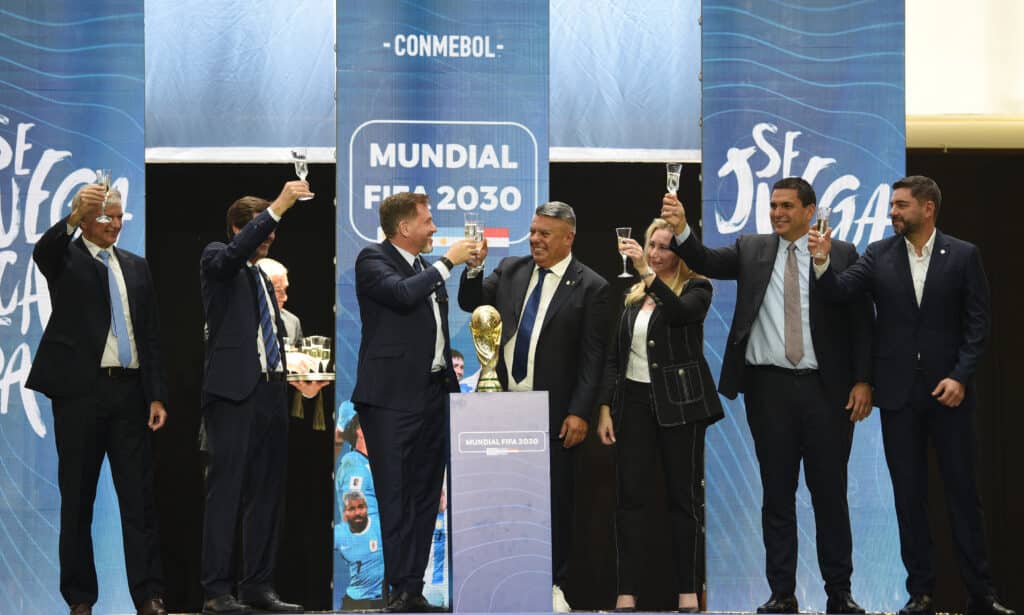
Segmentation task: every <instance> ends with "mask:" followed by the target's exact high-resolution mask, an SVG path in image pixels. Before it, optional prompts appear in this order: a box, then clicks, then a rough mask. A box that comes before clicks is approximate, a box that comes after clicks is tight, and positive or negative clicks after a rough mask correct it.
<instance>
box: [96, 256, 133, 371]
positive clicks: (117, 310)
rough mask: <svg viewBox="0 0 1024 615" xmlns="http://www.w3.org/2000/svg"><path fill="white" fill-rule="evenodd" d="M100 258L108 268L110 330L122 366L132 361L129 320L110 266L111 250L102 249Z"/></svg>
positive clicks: (115, 277)
mask: <svg viewBox="0 0 1024 615" xmlns="http://www.w3.org/2000/svg"><path fill="white" fill-rule="evenodd" d="M99 257H100V260H101V261H103V266H104V267H106V268H107V286H108V287H109V289H110V330H111V332H112V333H113V334H114V337H115V338H117V361H118V363H120V364H121V366H122V367H128V366H129V365H131V363H132V343H131V341H130V340H129V339H128V321H127V320H125V317H124V307H123V304H122V303H121V291H120V290H119V289H118V288H117V276H115V275H114V272H113V270H111V268H110V252H108V251H106V250H100V252H99Z"/></svg>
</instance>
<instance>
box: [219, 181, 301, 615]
mask: <svg viewBox="0 0 1024 615" xmlns="http://www.w3.org/2000/svg"><path fill="white" fill-rule="evenodd" d="M311 196H313V194H312V193H311V192H310V191H309V185H308V184H307V183H306V182H304V181H291V182H288V183H286V184H285V185H284V188H283V189H282V190H281V194H280V195H279V196H278V197H277V198H276V199H275V200H274V202H273V203H269V202H267V201H266V200H264V199H261V198H258V197H254V196H245V197H242V198H240V199H238V200H237V201H235V202H234V203H233V204H232V205H231V207H229V208H228V211H227V235H228V239H229V241H228V243H221V242H213V243H211V244H210V245H208V246H206V248H205V249H204V250H203V254H202V256H201V258H200V263H199V271H200V284H201V291H202V297H203V313H204V315H205V319H206V336H207V339H206V357H205V361H204V364H203V389H202V408H203V421H204V423H205V425H206V435H207V446H208V448H209V456H210V458H209V469H208V474H207V477H206V507H205V512H204V517H203V556H202V561H203V563H202V571H201V578H200V582H201V583H202V586H203V592H204V594H205V597H206V601H205V603H204V605H203V612H204V613H235V612H239V611H247V610H248V609H249V606H248V605H249V604H251V605H252V606H254V607H256V608H258V609H260V610H264V611H278V612H296V611H302V607H301V606H300V605H298V604H290V603H287V602H283V601H282V600H281V599H280V598H279V597H278V595H277V592H275V591H274V587H273V581H274V562H275V560H276V559H277V536H278V527H279V525H280V524H279V523H278V516H279V512H280V502H281V499H282V497H281V495H282V492H283V490H284V477H285V468H286V464H287V457H288V408H287V404H286V402H285V390H286V385H285V374H287V366H286V365H285V352H284V334H285V328H284V323H283V322H282V321H281V316H280V310H279V309H278V307H277V302H276V301H275V300H274V289H273V286H271V284H270V281H269V280H268V279H267V277H266V276H265V275H263V274H262V272H261V271H260V269H259V267H257V266H256V261H258V260H259V259H261V258H263V257H265V256H266V255H267V251H268V250H269V249H270V244H272V243H273V242H274V238H275V231H276V229H277V224H278V222H279V221H280V220H281V216H283V215H284V214H285V213H286V212H287V211H288V210H289V209H291V207H292V206H293V205H294V204H295V201H296V200H297V199H298V198H300V197H311ZM240 513H241V519H242V523H241V537H242V567H241V575H240V577H239V578H238V598H240V599H241V601H239V600H238V599H236V598H235V596H234V594H233V588H234V586H235V579H234V573H233V570H232V569H233V565H234V560H235V557H234V554H235V528H236V525H237V524H238V520H239V515H240Z"/></svg>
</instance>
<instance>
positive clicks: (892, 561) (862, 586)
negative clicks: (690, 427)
mask: <svg viewBox="0 0 1024 615" xmlns="http://www.w3.org/2000/svg"><path fill="white" fill-rule="evenodd" d="M703 18H704V20H703V23H704V33H703V78H704V89H703V92H704V95H703V114H704V137H703V138H704V143H703V150H704V157H703V160H704V171H703V173H704V185H703V190H704V194H703V201H704V242H705V243H706V244H707V245H709V246H712V247H717V246H723V245H727V244H731V243H733V242H734V241H735V240H736V237H737V236H738V234H740V233H767V232H771V227H770V224H769V220H768V203H769V196H770V193H771V186H772V184H773V183H774V182H775V181H777V180H779V179H781V178H782V177H786V176H792V175H796V176H802V177H804V178H805V179H807V180H808V181H809V182H811V184H812V185H813V186H814V189H815V191H816V193H817V195H818V203H819V206H830V207H831V209H832V217H831V225H832V226H833V227H834V228H835V231H834V234H835V235H836V236H838V237H839V238H841V239H845V240H847V241H851V242H853V243H854V244H856V245H857V246H858V250H859V251H861V252H863V250H864V248H865V246H866V245H867V244H868V243H869V242H871V241H875V240H877V239H879V238H881V237H882V236H884V235H886V234H888V233H890V232H891V230H890V227H889V220H888V218H887V215H886V214H887V210H888V201H889V196H890V189H889V185H890V184H891V183H892V182H893V181H895V180H896V179H899V178H900V177H902V176H903V173H904V151H905V149H904V148H905V135H904V108H903V105H904V90H903V82H904V79H903V77H904V75H903V65H904V51H903V48H904V45H903V40H904V39H903V28H904V12H903V3H902V2H890V1H889V0H858V1H852V2H845V3H836V2H827V1H824V0H787V1H783V0H759V1H756V2H755V1H753V0H706V1H705V2H704V4H703ZM735 290H736V289H735V283H733V282H715V291H716V292H715V300H714V304H713V305H712V311H711V312H710V313H709V314H708V318H707V322H706V328H705V334H706V345H707V348H706V350H707V355H708V358H709V362H710V363H711V364H712V370H713V371H718V370H719V369H720V367H721V355H722V349H723V348H724V346H725V343H726V338H727V335H728V331H729V324H730V322H731V319H732V313H733V309H734V307H735V302H736V294H735ZM723 401H724V402H725V404H726V420H725V421H722V422H721V423H719V425H717V426H716V427H715V428H713V429H711V430H709V432H708V453H707V457H708V458H707V516H708V538H707V542H708V586H709V597H710V608H711V609H713V610H723V611H741V610H750V609H752V608H753V607H754V606H756V605H758V604H760V603H761V602H763V601H764V600H766V599H767V597H768V594H769V590H768V584H767V582H766V581H765V576H764V547H763V546H762V542H761V484H760V479H759V476H758V471H757V460H756V458H755V456H754V451H753V443H752V441H751V438H750V432H749V429H748V427H747V423H746V418H745V411H744V407H743V400H742V397H740V398H739V399H738V400H737V401H729V400H725V399H723ZM801 485H803V482H802V481H801ZM849 504H850V517H851V520H852V522H853V545H854V557H853V561H854V574H853V593H854V596H855V597H856V598H857V600H858V601H859V602H860V604H861V605H862V606H864V607H865V608H867V609H868V610H869V611H886V610H893V609H894V608H895V606H897V605H899V604H902V603H903V600H904V599H905V598H904V596H905V594H904V592H903V579H904V573H903V567H902V564H901V563H900V561H899V542H898V538H897V532H896V517H895V513H894V511H893V508H892V487H891V484H890V482H889V475H888V472H887V470H886V466H885V459H884V455H883V452H882V444H881V434H880V429H879V421H878V413H877V411H875V412H874V413H873V414H872V416H871V417H870V418H869V419H868V420H866V421H864V422H862V423H859V424H858V425H857V428H856V432H855V436H854V443H853V453H852V458H851V460H850V472H849ZM797 514H798V517H799V528H800V529H799V540H800V553H799V560H798V572H797V598H798V599H799V601H800V606H801V607H803V608H804V609H808V608H810V609H813V610H818V611H823V610H824V608H825V594H824V590H823V588H822V584H823V582H822V580H821V575H820V572H819V570H818V564H817V557H816V555H815V546H814V536H815V529H814V518H813V512H812V509H811V506H810V496H809V494H808V493H807V490H806V488H805V487H804V486H801V488H800V491H799V492H798V494H797Z"/></svg>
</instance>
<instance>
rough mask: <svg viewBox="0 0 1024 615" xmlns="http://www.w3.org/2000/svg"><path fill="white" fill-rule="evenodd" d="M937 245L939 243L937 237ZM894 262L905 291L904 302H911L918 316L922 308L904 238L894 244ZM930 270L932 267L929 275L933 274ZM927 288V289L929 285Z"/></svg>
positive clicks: (894, 267)
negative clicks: (919, 305) (918, 299)
mask: <svg viewBox="0 0 1024 615" xmlns="http://www.w3.org/2000/svg"><path fill="white" fill-rule="evenodd" d="M936 243H938V238H937V237H936ZM892 260H893V269H894V271H895V272H896V275H897V277H899V280H900V282H901V283H900V286H902V287H903V289H904V293H903V295H904V300H905V301H910V306H911V309H913V310H914V313H915V314H916V313H917V310H918V309H920V308H919V307H918V305H917V295H916V294H914V276H913V274H911V272H910V253H909V252H908V251H907V241H906V239H904V238H903V237H900V238H899V239H898V240H897V241H895V242H893V255H892ZM930 269H931V267H930V266H929V274H930V273H931V271H930ZM925 288H927V285H926V286H925Z"/></svg>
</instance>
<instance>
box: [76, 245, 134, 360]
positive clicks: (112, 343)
mask: <svg viewBox="0 0 1024 615" xmlns="http://www.w3.org/2000/svg"><path fill="white" fill-rule="evenodd" d="M82 242H83V243H85V247H86V248H88V249H89V254H92V257H93V258H95V259H96V260H98V261H100V262H101V263H102V262H103V260H102V259H100V257H99V254H100V252H101V251H102V250H103V248H101V247H99V246H98V245H96V244H94V243H93V242H91V241H89V240H88V239H86V238H85V237H84V236H83V237H82ZM106 251H107V252H109V253H110V259H109V261H108V263H109V267H110V270H109V273H108V275H113V276H114V280H115V281H116V282H117V292H118V294H120V295H121V305H120V309H121V311H122V312H124V321H125V323H126V324H127V325H128V343H129V345H130V346H131V348H132V360H131V363H129V364H128V365H127V367H128V368H130V369H138V368H139V351H138V349H137V348H136V346H135V327H134V326H133V325H132V310H131V307H130V306H129V305H128V287H127V286H125V283H124V273H122V272H121V263H120V262H119V261H118V260H117V253H116V252H114V250H113V248H112V247H111V248H107V249H106ZM104 268H106V267H104ZM104 292H109V290H108V289H104ZM117 307H118V306H112V308H113V309H117ZM100 367H121V360H120V359H119V358H118V355H117V337H115V336H114V322H113V318H111V322H110V328H109V329H107V343H106V344H105V345H104V346H103V356H102V357H100Z"/></svg>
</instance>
